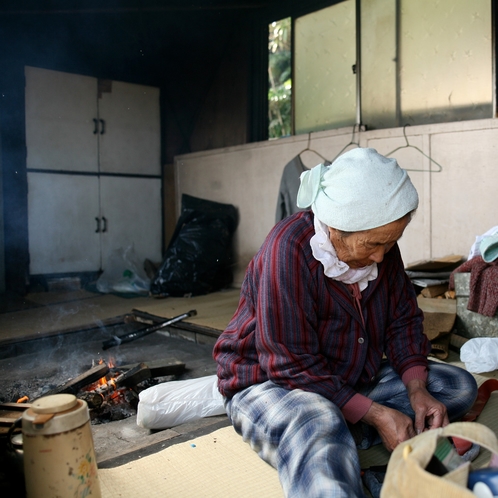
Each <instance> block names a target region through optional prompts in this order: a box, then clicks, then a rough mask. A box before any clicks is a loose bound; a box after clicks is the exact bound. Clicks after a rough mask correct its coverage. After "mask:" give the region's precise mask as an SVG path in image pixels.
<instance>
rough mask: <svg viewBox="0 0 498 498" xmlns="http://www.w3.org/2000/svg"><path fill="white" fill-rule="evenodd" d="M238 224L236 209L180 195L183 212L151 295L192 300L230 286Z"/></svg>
mask: <svg viewBox="0 0 498 498" xmlns="http://www.w3.org/2000/svg"><path fill="white" fill-rule="evenodd" d="M237 223H238V215H237V209H236V208H235V206H233V205H231V204H221V203H219V202H213V201H208V200H205V199H199V198H197V197H193V196H190V195H187V194H183V195H182V212H181V215H180V218H179V219H178V222H177V224H176V228H175V232H174V234H173V236H172V238H171V242H170V244H169V246H168V249H167V250H166V254H165V257H164V260H163V263H162V265H161V268H160V269H159V271H158V272H157V274H156V276H155V277H154V279H153V281H152V283H151V286H150V292H151V294H154V295H163V296H185V295H192V296H195V295H201V294H208V293H209V292H214V291H217V290H220V289H222V288H224V287H227V286H229V285H230V284H231V283H232V281H233V264H234V261H233V248H232V243H233V234H234V232H235V229H236V228H237Z"/></svg>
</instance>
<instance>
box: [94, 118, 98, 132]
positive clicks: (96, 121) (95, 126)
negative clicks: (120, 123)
mask: <svg viewBox="0 0 498 498" xmlns="http://www.w3.org/2000/svg"><path fill="white" fill-rule="evenodd" d="M98 132H99V120H98V119H96V118H93V134H94V135H96V134H97V133H98Z"/></svg>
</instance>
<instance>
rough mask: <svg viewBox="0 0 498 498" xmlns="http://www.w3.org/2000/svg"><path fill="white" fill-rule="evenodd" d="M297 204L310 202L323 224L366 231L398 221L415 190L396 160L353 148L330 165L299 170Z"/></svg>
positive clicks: (410, 207) (412, 200)
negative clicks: (303, 170) (302, 171)
mask: <svg viewBox="0 0 498 498" xmlns="http://www.w3.org/2000/svg"><path fill="white" fill-rule="evenodd" d="M297 205H298V207H300V208H307V207H310V206H311V209H312V210H313V213H315V216H316V217H317V218H318V219H319V220H320V221H321V222H322V223H325V225H327V226H329V227H332V228H336V229H338V230H343V231H346V232H358V231H362V230H369V229H371V228H377V227H380V226H383V225H387V224H388V223H391V222H393V221H396V220H399V219H400V218H402V217H403V216H405V215H406V214H408V213H409V212H411V211H413V210H415V209H416V208H417V206H418V194H417V191H416V190H415V187H414V186H413V184H412V182H411V181H410V178H409V176H408V175H407V173H406V171H405V170H403V169H401V168H400V167H399V166H398V163H397V162H396V159H390V158H387V157H384V156H382V155H380V154H379V153H378V152H377V151H376V150H375V149H369V148H357V149H353V150H350V151H348V152H346V153H344V154H343V155H341V156H339V157H338V158H337V159H336V160H335V161H334V162H333V163H332V164H331V165H330V166H324V165H323V164H319V165H318V166H315V167H314V168H312V169H310V170H308V171H305V172H304V173H302V174H301V185H300V187H299V191H298V194H297Z"/></svg>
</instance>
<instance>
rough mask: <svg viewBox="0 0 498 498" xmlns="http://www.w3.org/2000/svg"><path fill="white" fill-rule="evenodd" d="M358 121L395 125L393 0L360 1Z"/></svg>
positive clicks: (383, 125) (382, 126)
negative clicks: (359, 104)
mask: <svg viewBox="0 0 498 498" xmlns="http://www.w3.org/2000/svg"><path fill="white" fill-rule="evenodd" d="M361 105H362V116H361V118H362V119H361V120H362V124H365V125H366V126H367V127H368V128H369V129H372V128H392V127H395V126H396V0H363V1H362V2H361Z"/></svg>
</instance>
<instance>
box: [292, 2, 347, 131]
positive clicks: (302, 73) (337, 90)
mask: <svg viewBox="0 0 498 498" xmlns="http://www.w3.org/2000/svg"><path fill="white" fill-rule="evenodd" d="M355 31H356V29H355V2H354V0H346V1H345V2H341V3H338V4H336V5H333V6H331V7H327V8H326V9H322V10H319V11H317V12H313V13H311V14H308V15H306V16H303V17H299V18H297V19H296V21H295V24H294V106H295V133H296V134H297V133H306V132H310V131H317V130H326V129H330V128H338V127H341V126H351V125H353V124H354V123H355V120H356V76H355V75H354V74H353V71H352V66H353V65H354V64H355V62H356V40H355Z"/></svg>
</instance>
